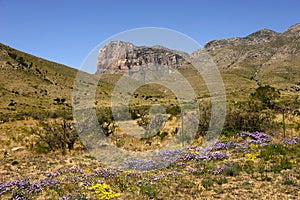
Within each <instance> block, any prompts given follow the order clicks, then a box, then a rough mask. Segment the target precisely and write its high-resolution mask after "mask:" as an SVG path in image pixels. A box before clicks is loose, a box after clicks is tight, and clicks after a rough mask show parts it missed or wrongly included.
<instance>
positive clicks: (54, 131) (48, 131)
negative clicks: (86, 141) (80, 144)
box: [32, 118, 79, 151]
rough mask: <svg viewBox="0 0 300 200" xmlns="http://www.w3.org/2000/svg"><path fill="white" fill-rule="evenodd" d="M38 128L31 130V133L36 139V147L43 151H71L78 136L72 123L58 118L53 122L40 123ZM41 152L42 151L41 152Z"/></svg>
mask: <svg viewBox="0 0 300 200" xmlns="http://www.w3.org/2000/svg"><path fill="white" fill-rule="evenodd" d="M39 127H40V128H41V129H38V128H33V129H32V133H33V134H34V135H36V136H37V137H38V141H37V147H39V148H42V149H43V150H44V149H45V148H46V149H47V148H49V150H52V151H54V150H58V149H62V150H64V149H69V150H71V149H73V148H74V144H75V142H76V141H78V139H79V136H78V133H77V131H76V130H75V127H74V126H73V123H72V122H68V121H66V120H65V119H62V118H59V119H56V120H54V121H49V120H48V121H40V122H39ZM43 150H42V151H43Z"/></svg>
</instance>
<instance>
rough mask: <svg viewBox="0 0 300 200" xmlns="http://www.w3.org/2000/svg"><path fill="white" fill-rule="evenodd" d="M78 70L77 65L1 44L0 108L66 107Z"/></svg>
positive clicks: (6, 110) (14, 110) (15, 110)
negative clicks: (66, 63) (33, 54)
mask: <svg viewBox="0 0 300 200" xmlns="http://www.w3.org/2000/svg"><path fill="white" fill-rule="evenodd" d="M76 73H77V70H76V69H73V68H70V67H67V66H64V65H61V64H58V63H54V62H50V61H47V60H44V59H41V58H37V57H35V56H32V55H30V54H27V53H23V52H21V51H18V50H15V49H13V48H10V47H8V46H5V45H3V44H0V77H1V78H0V95H1V102H0V112H1V113H3V114H4V113H10V114H12V113H20V112H25V113H37V112H39V111H45V110H48V111H54V110H56V109H58V108H61V109H67V108H68V107H70V103H71V92H72V85H73V81H74V78H75V76H76ZM61 99H65V100H62V101H64V102H60V100H61Z"/></svg>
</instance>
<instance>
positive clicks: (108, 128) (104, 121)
mask: <svg viewBox="0 0 300 200" xmlns="http://www.w3.org/2000/svg"><path fill="white" fill-rule="evenodd" d="M96 112H97V117H98V123H99V125H100V126H101V128H102V130H103V132H104V134H105V135H106V136H109V135H110V134H112V133H113V132H114V128H115V122H114V118H113V114H112V111H111V109H110V108H101V109H98V110H97V111H96Z"/></svg>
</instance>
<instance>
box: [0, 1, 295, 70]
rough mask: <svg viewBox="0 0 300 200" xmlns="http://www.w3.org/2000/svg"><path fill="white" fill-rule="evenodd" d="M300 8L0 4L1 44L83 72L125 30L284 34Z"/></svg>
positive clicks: (212, 35)
mask: <svg viewBox="0 0 300 200" xmlns="http://www.w3.org/2000/svg"><path fill="white" fill-rule="evenodd" d="M299 8H300V1H298V0H276V1H274V0H273V1H272V0H252V1H246V0H245V1H243V0H226V1H225V0H206V1H204V0H203V1H201V0H198V1H197V0H186V1H176V0H172V1H171V0H128V1H124V0H119V1H117V0H111V1H109V0H107V1H101V0H98V1H96V0H95V1H93V0H86V1H83V0H82V1H79V0H72V1H71V0H48V1H46V0H44V1H42V0H26V1H23V0H0V19H1V28H0V43H3V44H6V45H9V46H11V47H13V48H16V49H19V50H22V51H25V52H28V53H31V54H33V55H36V56H39V57H42V58H46V59H48V60H52V61H55V62H59V63H62V64H66V65H68V66H71V67H75V68H80V66H81V64H82V63H83V61H84V59H85V58H86V56H87V55H88V53H89V52H90V51H91V50H92V49H93V48H94V47H95V46H97V45H98V44H99V43H101V42H103V41H105V40H107V39H108V38H110V37H111V36H112V35H115V34H118V33H120V32H123V31H126V30H130V29H134V28H142V27H161V28H168V29H173V30H176V31H179V32H181V33H183V34H186V35H187V36H189V37H191V38H193V39H194V40H196V41H197V42H198V43H199V44H200V45H204V44H205V43H206V42H208V41H210V40H214V39H222V38H228V37H236V36H238V37H243V36H246V35H248V34H250V33H252V32H254V31H256V30H259V29H261V28H268V29H272V30H274V31H277V32H283V31H284V30H286V29H287V28H288V27H289V26H291V25H293V24H296V23H299V22H300V14H299V13H300V12H299ZM137 37H138V36H137ZM181 50H185V51H191V50H192V49H188V48H187V49H181Z"/></svg>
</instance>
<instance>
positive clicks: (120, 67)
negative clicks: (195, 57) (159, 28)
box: [96, 41, 188, 74]
mask: <svg viewBox="0 0 300 200" xmlns="http://www.w3.org/2000/svg"><path fill="white" fill-rule="evenodd" d="M187 57H188V55H187V54H186V53H183V52H179V51H173V50H170V49H167V48H165V47H162V46H153V47H145V46H135V45H133V44H131V43H128V42H122V41H112V42H110V43H108V44H106V45H105V46H104V47H103V48H101V49H100V50H99V54H98V63H97V72H96V73H98V74H101V73H128V72H130V73H134V72H137V71H140V70H145V69H146V68H149V67H152V66H156V65H163V66H167V67H172V68H174V69H177V68H179V67H182V66H184V65H186V64H187V63H188V61H187V60H186V58H187Z"/></svg>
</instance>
